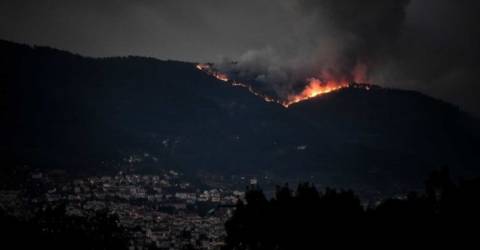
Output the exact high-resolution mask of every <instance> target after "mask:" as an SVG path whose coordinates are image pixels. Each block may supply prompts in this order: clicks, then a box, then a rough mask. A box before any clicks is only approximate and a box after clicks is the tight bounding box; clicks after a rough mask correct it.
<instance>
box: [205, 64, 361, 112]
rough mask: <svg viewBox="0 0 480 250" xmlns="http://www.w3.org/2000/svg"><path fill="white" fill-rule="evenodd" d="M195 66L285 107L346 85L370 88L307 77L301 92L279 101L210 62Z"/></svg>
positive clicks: (223, 80)
mask: <svg viewBox="0 0 480 250" xmlns="http://www.w3.org/2000/svg"><path fill="white" fill-rule="evenodd" d="M196 67H197V69H198V70H200V71H203V72H206V73H207V74H208V75H211V76H213V77H215V78H216V79H218V80H220V81H222V82H226V83H229V84H230V85H232V86H235V87H241V88H245V89H247V90H248V91H249V92H250V93H252V94H254V95H256V96H258V97H260V98H262V99H263V100H265V101H266V102H274V103H278V104H280V105H282V106H284V107H285V108H288V107H289V106H290V105H292V104H295V103H299V102H302V101H305V100H308V99H310V98H313V97H316V96H319V95H323V94H327V93H331V92H334V91H337V90H340V89H343V88H348V87H353V88H359V87H361V88H363V89H366V90H369V89H370V85H365V86H363V85H359V84H351V83H349V82H348V81H334V80H330V81H322V80H320V79H318V78H309V79H307V82H308V84H307V86H306V87H305V88H304V89H303V91H302V92H300V93H298V94H292V95H289V96H288V98H287V100H285V101H280V100H276V99H274V98H271V97H268V96H266V95H263V94H261V93H259V92H257V91H255V89H253V88H252V86H250V85H248V84H245V83H241V82H238V81H235V80H231V79H229V77H228V75H227V74H225V73H221V72H216V71H214V70H213V69H212V66H211V65H210V64H204V63H202V64H197V65H196Z"/></svg>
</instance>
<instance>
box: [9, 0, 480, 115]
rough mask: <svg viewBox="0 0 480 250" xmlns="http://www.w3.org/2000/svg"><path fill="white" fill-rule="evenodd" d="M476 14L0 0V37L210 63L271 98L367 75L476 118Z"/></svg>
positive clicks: (210, 0)
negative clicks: (316, 82) (311, 84)
mask: <svg viewBox="0 0 480 250" xmlns="http://www.w3.org/2000/svg"><path fill="white" fill-rule="evenodd" d="M478 13H480V2H479V1H470V0H410V1H408V0H276V1H272V0H243V1H238V0H202V1H191V0H162V1H157V0H138V1H132V0H103V1H94V0H85V1H75V0H45V1H36V0H15V1H14V0H4V1H1V2H0V38H2V39H8V40H13V41H18V42H26V43H30V44H37V45H47V46H52V47H56V48H60V49H67V50H71V51H74V52H78V53H81V54H84V55H90V56H122V55H128V54H135V55H143V56H153V57H157V58H161V59H176V60H184V61H192V62H215V66H216V67H217V68H219V69H220V70H222V71H226V72H228V73H229V74H232V75H234V76H235V77H238V78H239V79H244V80H248V81H249V82H253V84H254V85H255V87H257V88H259V89H262V90H264V91H267V92H268V93H271V95H276V96H278V97H281V98H282V97H283V98H284V97H285V96H288V94H289V93H292V92H299V91H301V90H302V89H303V88H304V87H305V84H306V79H308V78H311V77H316V78H317V79H321V80H332V79H334V80H345V81H352V80H353V81H357V82H364V81H368V82H370V83H373V84H378V85H381V86H386V87H395V88H404V89H413V90H419V91H422V92H424V93H426V94H429V95H433V96H435V97H439V98H442V99H445V100H447V101H450V102H454V103H455V104H458V105H461V106H462V107H463V108H465V109H467V110H468V111H471V112H475V113H477V114H480V85H479V84H478V80H477V72H479V70H480V68H479V63H478V58H479V56H480V53H479V51H480V49H479V46H480V26H479V23H480V15H478ZM232 62H233V63H232Z"/></svg>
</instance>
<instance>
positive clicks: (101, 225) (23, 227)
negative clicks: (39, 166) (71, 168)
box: [0, 206, 128, 250]
mask: <svg viewBox="0 0 480 250" xmlns="http://www.w3.org/2000/svg"><path fill="white" fill-rule="evenodd" d="M0 234H1V236H2V240H1V244H2V245H3V247H2V249H50V250H57V249H58V250H61V249H62V250H63V249H72V250H77V249H78V250H86V249H91V250H94V249H102V250H108V249H112V250H121V249H127V243H128V238H127V235H126V234H125V232H124V231H123V229H122V228H121V227H119V226H118V224H117V217H116V216H114V215H111V214H108V212H107V211H100V212H97V213H95V214H94V215H92V216H89V217H79V216H71V215H66V213H65V207H64V206H58V207H49V208H46V209H43V210H41V211H39V212H37V213H35V214H34V216H33V217H32V218H28V219H26V218H24V219H22V218H18V217H14V216H10V215H7V214H5V213H3V212H2V211H0ZM5 246H8V247H9V248H4V247H5Z"/></svg>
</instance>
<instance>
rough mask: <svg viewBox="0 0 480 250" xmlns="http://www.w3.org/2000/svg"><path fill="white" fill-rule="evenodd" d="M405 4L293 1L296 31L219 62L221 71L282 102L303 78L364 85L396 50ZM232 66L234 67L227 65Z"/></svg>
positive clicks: (393, 0)
mask: <svg viewBox="0 0 480 250" xmlns="http://www.w3.org/2000/svg"><path fill="white" fill-rule="evenodd" d="M408 4H409V0H365V1H355V0H321V1H317V0H297V1H295V2H294V3H293V4H291V5H288V6H287V7H289V8H290V10H291V12H292V13H293V14H294V15H295V16H296V17H297V19H296V21H295V22H296V23H297V27H299V29H297V30H296V32H292V33H286V34H285V36H286V37H288V38H289V39H288V38H287V39H282V41H283V43H280V44H278V43H277V46H276V47H272V46H267V47H265V48H263V49H258V50H250V51H247V52H246V53H245V54H243V55H242V56H240V57H239V58H238V59H237V60H233V59H232V60H229V59H228V58H227V59H223V60H222V61H220V62H218V63H217V67H218V69H219V70H222V71H224V72H227V73H229V74H230V75H232V77H234V78H238V79H244V80H246V81H249V82H254V83H255V84H256V87H257V88H261V89H262V90H263V91H268V90H269V88H271V90H273V92H275V94H276V95H277V97H280V98H285V97H286V96H288V95H289V94H291V92H292V91H298V90H299V89H301V88H302V87H304V85H305V84H306V79H309V78H311V77H315V78H317V79H320V80H323V81H330V80H336V81H356V82H366V81H368V79H369V78H370V75H371V74H373V73H374V70H375V65H376V64H381V63H382V62H383V61H384V59H385V58H386V57H388V55H389V53H390V51H391V50H392V49H393V48H394V46H395V44H396V41H397V40H398V38H399V36H400V33H401V31H402V28H403V24H404V22H405V17H406V9H407V6H408ZM231 61H235V63H231Z"/></svg>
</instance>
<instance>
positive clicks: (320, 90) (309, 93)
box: [282, 78, 349, 107]
mask: <svg viewBox="0 0 480 250" xmlns="http://www.w3.org/2000/svg"><path fill="white" fill-rule="evenodd" d="M348 86H349V83H348V82H337V81H321V80H319V79H317V78H310V79H308V85H307V86H306V87H305V89H304V90H303V91H302V92H301V93H299V94H295V95H290V96H288V100H287V101H285V102H283V103H282V105H283V106H285V107H288V106H290V105H292V104H294V103H298V102H301V101H305V100H308V99H310V98H313V97H316V96H319V95H323V94H327V93H330V92H333V91H337V90H339V89H343V88H346V87H348Z"/></svg>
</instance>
